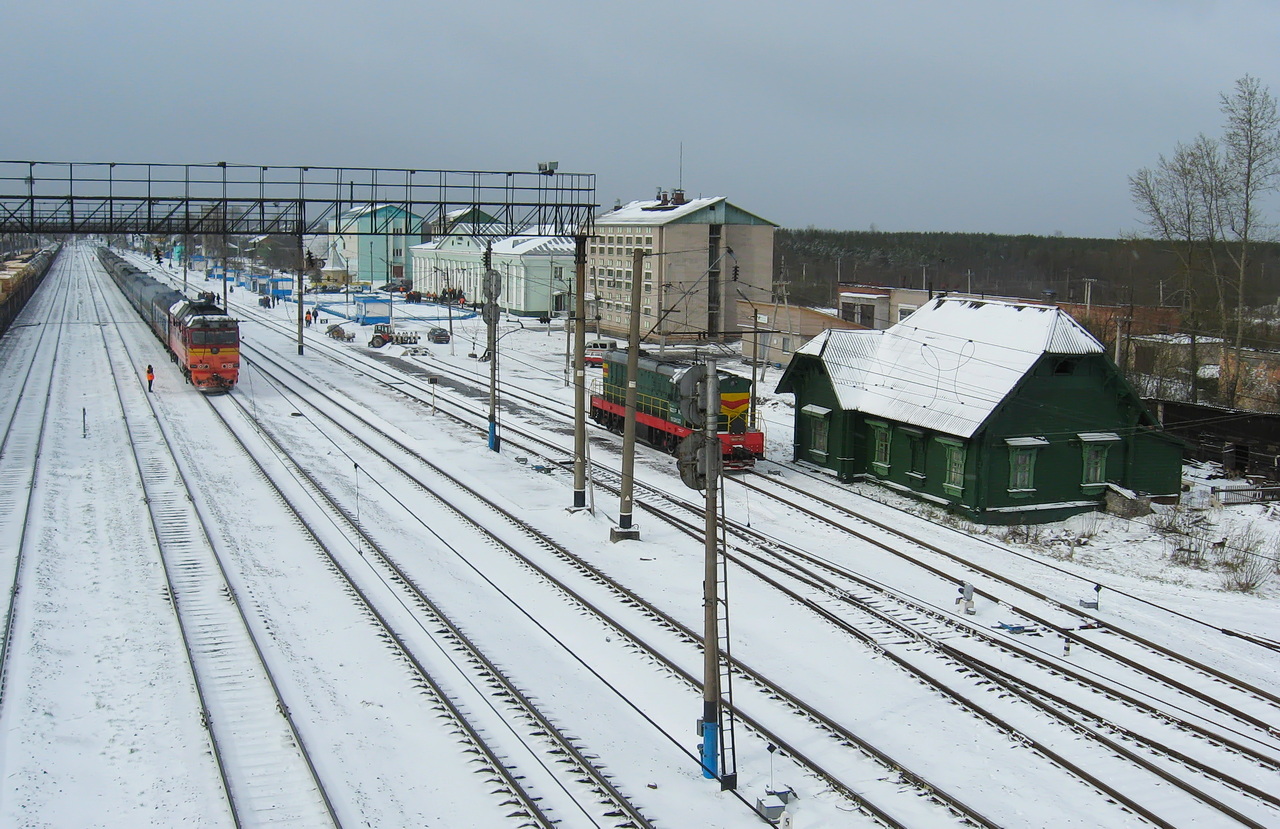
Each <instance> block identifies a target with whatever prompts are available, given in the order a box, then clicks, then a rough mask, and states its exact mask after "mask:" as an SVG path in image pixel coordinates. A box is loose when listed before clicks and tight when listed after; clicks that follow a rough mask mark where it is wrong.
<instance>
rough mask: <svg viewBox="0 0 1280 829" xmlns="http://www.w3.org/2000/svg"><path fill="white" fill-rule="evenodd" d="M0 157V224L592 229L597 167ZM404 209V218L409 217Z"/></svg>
mask: <svg viewBox="0 0 1280 829" xmlns="http://www.w3.org/2000/svg"><path fill="white" fill-rule="evenodd" d="M541 166H543V167H544V168H547V169H544V170H543V171H542V172H484V171H474V170H470V171H468V170H410V169H379V168H373V167H275V166H257V165H246V164H230V163H227V162H217V163H213V164H125V163H117V162H49V161H0V233H17V234H28V235H51V234H69V233H101V234H120V233H142V234H155V235H178V234H185V235H195V234H205V235H215V236H219V235H220V236H238V235H261V234H278V235H288V236H297V237H302V236H308V235H312V234H326V233H334V234H364V235H384V234H389V233H390V232H391V227H392V221H393V220H392V216H393V215H395V214H396V212H397V211H387V210H377V209H375V208H382V207H396V208H400V210H401V211H403V213H401V214H400V215H399V216H398V217H397V218H396V220H395V223H396V225H398V227H397V230H399V231H400V232H403V233H404V234H406V235H409V236H414V235H428V236H435V235H445V234H448V233H450V232H457V231H456V230H454V229H453V228H452V227H451V225H452V222H451V218H452V217H456V216H465V217H466V218H465V220H464V223H463V225H462V227H464V228H465V233H466V234H467V235H471V236H477V237H484V238H490V239H496V238H503V237H508V236H524V235H529V236H563V237H568V238H573V237H578V236H589V235H591V225H592V219H593V217H594V210H595V209H596V207H597V205H596V203H595V175H594V174H587V173H561V172H559V171H558V170H556V169H555V165H553V164H547V165H541ZM406 216H407V217H408V218H409V220H410V221H409V224H408V226H405V223H404V219H405V217H406Z"/></svg>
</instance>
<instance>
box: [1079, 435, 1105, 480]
mask: <svg viewBox="0 0 1280 829" xmlns="http://www.w3.org/2000/svg"><path fill="white" fill-rule="evenodd" d="M1106 481H1107V445H1106V444H1105V443H1102V444H1099V443H1086V444H1085V445H1084V477H1083V478H1082V479H1081V481H1080V482H1081V483H1082V484H1084V485H1085V486H1089V485H1090V484H1102V483H1106Z"/></svg>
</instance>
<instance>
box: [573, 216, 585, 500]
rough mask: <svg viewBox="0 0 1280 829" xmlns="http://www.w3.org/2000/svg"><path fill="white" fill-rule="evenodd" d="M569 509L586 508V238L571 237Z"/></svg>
mask: <svg viewBox="0 0 1280 829" xmlns="http://www.w3.org/2000/svg"><path fill="white" fill-rule="evenodd" d="M573 243H574V251H573V267H574V311H573V317H574V327H573V509H586V508H587V412H586V407H587V394H586V371H585V369H584V357H585V356H586V351H587V324H586V320H587V237H586V236H585V235H584V234H582V233H579V234H578V235H577V236H575V237H573Z"/></svg>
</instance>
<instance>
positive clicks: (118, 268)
mask: <svg viewBox="0 0 1280 829" xmlns="http://www.w3.org/2000/svg"><path fill="white" fill-rule="evenodd" d="M98 259H99V260H100V261H101V262H102V266H103V267H104V268H106V271H107V273H108V274H109V275H110V276H111V279H112V281H113V282H115V283H116V285H117V286H118V287H119V288H120V291H121V292H122V293H123V294H124V296H125V299H127V300H128V301H129V304H130V305H132V306H133V309H134V310H135V311H137V312H138V314H139V316H141V317H142V320H143V322H145V323H146V324H147V327H148V328H150V329H151V331H152V333H154V334H155V335H156V339H158V340H160V342H161V343H163V344H164V347H165V349H167V350H168V352H169V356H170V358H171V359H172V360H173V362H174V363H176V364H177V365H178V367H179V368H180V369H181V370H182V374H183V376H184V377H186V378H187V382H189V383H191V384H192V385H194V386H195V387H196V388H197V389H198V390H200V391H202V392H205V393H206V394H217V393H221V392H228V391H231V387H232V386H234V385H235V384H236V380H237V379H238V378H239V375H240V323H239V322H238V321H237V320H236V319H235V318H234V317H231V316H228V315H227V312H226V310H225V309H223V308H222V307H221V306H220V305H218V304H217V302H216V301H215V297H214V295H213V294H211V293H203V294H200V295H199V296H198V297H197V298H195V299H191V298H188V297H186V296H184V295H183V294H182V293H181V292H179V291H175V290H174V289H173V288H170V287H168V286H167V285H163V284H161V283H160V282H157V281H156V280H155V279H154V278H152V277H151V276H150V275H148V274H147V273H146V272H145V271H143V270H142V269H141V268H138V267H137V266H135V265H133V264H131V263H129V262H127V261H126V260H124V259H123V258H121V257H120V256H119V255H118V254H116V253H115V252H114V251H111V250H109V249H107V248H98Z"/></svg>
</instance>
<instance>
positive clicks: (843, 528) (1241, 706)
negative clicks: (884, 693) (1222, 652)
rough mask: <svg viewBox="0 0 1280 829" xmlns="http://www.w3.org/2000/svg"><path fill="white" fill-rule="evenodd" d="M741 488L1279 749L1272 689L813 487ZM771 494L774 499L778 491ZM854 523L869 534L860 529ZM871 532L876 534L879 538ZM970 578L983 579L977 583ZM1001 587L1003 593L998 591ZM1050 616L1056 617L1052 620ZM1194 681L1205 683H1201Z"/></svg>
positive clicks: (759, 480)
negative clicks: (960, 588) (780, 499)
mask: <svg viewBox="0 0 1280 829" xmlns="http://www.w3.org/2000/svg"><path fill="white" fill-rule="evenodd" d="M738 483H740V484H741V485H742V486H743V487H746V488H748V489H751V490H753V491H755V492H758V493H760V494H762V495H766V496H768V495H770V494H771V490H773V489H777V488H785V490H786V493H787V495H786V497H787V499H789V503H790V506H791V507H792V508H793V509H796V510H797V511H799V512H800V513H801V514H803V515H804V516H805V517H806V518H807V519H809V520H813V521H817V522H820V523H822V524H824V525H826V526H828V527H831V528H832V529H834V530H836V531H838V532H840V533H844V534H847V535H849V536H850V537H852V538H855V539H857V540H858V541H860V542H864V543H866V544H869V545H872V546H873V547H875V548H876V549H879V550H882V551H884V552H887V553H889V554H890V555H893V556H895V557H897V558H900V559H903V560H905V561H907V562H909V563H910V564H912V565H913V566H916V567H919V568H921V569H922V570H924V571H925V572H927V573H928V574H930V575H932V576H934V577H937V578H941V579H943V580H945V581H946V582H948V583H951V584H955V583H958V582H960V581H964V580H966V576H967V578H968V579H972V580H973V581H974V582H975V595H977V596H981V597H984V598H986V599H987V600H988V601H991V602H994V603H998V604H1000V606H1001V607H1002V608H1006V609H1007V610H1008V611H1009V612H1010V613H1011V614H1016V615H1017V616H1019V617H1021V619H1023V620H1026V621H1027V622H1029V623H1031V624H1035V625H1039V626H1041V627H1042V628H1044V630H1045V631H1047V632H1052V633H1053V634H1055V635H1057V636H1060V637H1065V638H1067V639H1069V640H1071V641H1072V643H1073V644H1075V645H1080V646H1082V647H1084V648H1089V649H1092V650H1094V651H1096V652H1098V653H1100V654H1102V655H1104V656H1106V657H1107V658H1109V659H1111V660H1114V662H1115V663H1117V664H1120V665H1124V666H1127V667H1128V668H1131V669H1133V670H1135V671H1138V672H1140V673H1143V674H1145V675H1147V676H1149V677H1151V678H1154V679H1157V680H1158V681H1159V682H1161V683H1162V684H1164V685H1166V686H1168V687H1169V688H1171V689H1174V690H1176V691H1177V692H1179V693H1180V694H1184V695H1186V696H1187V697H1188V698H1191V699H1194V700H1197V701H1198V702H1199V703H1200V704H1202V705H1204V706H1207V707H1208V708H1209V709H1211V710H1213V711H1216V712H1218V713H1219V714H1221V715H1225V716H1227V717H1230V718H1231V719H1232V720H1234V721H1235V722H1237V723H1239V724H1240V725H1241V726H1243V727H1247V728H1250V729H1256V730H1257V737H1258V738H1260V739H1266V740H1267V742H1268V743H1270V745H1272V746H1273V747H1274V748H1275V749H1276V750H1277V751H1280V740H1276V741H1275V742H1272V741H1271V738H1280V695H1278V694H1276V693H1274V692H1271V691H1268V690H1266V689H1264V688H1260V687H1257V686H1254V685H1251V684H1249V683H1247V682H1244V681H1242V680H1240V679H1238V678H1236V677H1233V676H1231V675H1229V674H1227V673H1226V672H1224V671H1221V670H1219V669H1217V668H1215V667H1213V666H1211V665H1207V664H1205V663H1203V662H1201V661H1198V660H1195V659H1192V658H1190V657H1188V656H1186V655H1185V654H1182V653H1179V652H1177V651H1176V650H1175V649H1173V648H1171V647H1169V646H1166V645H1163V644H1161V643H1158V642H1155V641H1154V640H1152V639H1150V638H1149V637H1144V636H1141V635H1139V634H1137V633H1136V632H1134V631H1130V630H1127V629H1125V628H1124V627H1123V626H1122V625H1121V624H1118V623H1116V622H1115V621H1113V620H1111V619H1107V618H1104V617H1102V616H1100V615H1099V614H1095V613H1087V612H1084V611H1083V610H1080V609H1077V608H1073V607H1071V606H1070V605H1069V604H1067V603H1066V602H1063V601H1061V600H1060V599H1058V598H1055V597H1053V596H1050V595H1048V594H1046V593H1044V592H1043V591H1040V590H1038V589H1036V588H1034V587H1031V586H1029V585H1025V584H1022V583H1020V582H1018V581H1016V580H1014V579H1012V578H1009V577H1007V576H1005V575H1004V574H1002V573H1000V572H998V571H996V570H995V569H993V568H992V567H990V566H986V565H983V564H982V563H980V562H977V561H974V559H973V557H971V556H962V555H958V554H956V553H955V552H953V551H951V550H948V549H945V548H943V547H941V546H939V545H937V544H933V543H930V542H928V541H925V540H923V539H921V538H918V537H915V536H913V535H911V534H910V533H907V532H905V531H904V530H902V529H901V528H897V527H891V526H888V525H887V524H885V523H883V522H878V521H875V520H873V519H871V518H869V517H867V516H861V515H857V514H856V513H854V512H853V510H851V509H850V508H849V507H848V506H846V505H842V504H840V503H837V502H835V501H832V500H830V499H827V498H823V497H821V496H819V495H817V494H816V493H814V492H812V491H811V488H804V487H796V486H792V485H789V484H788V483H787V482H785V481H777V480H773V476H755V477H753V478H752V479H750V480H741V481H739V482H738ZM773 494H775V495H776V493H773ZM792 499H793V500H792ZM799 500H804V501H808V502H812V503H816V504H817V505H818V508H816V509H815V508H812V507H806V506H804V505H803V504H801V503H797V501H799ZM833 516H839V517H840V519H841V520H836V519H835V518H834V517H833ZM855 524H857V525H861V526H862V527H864V528H870V529H859V528H858V527H857V526H855ZM871 530H874V533H875V534H873V532H872V531H871ZM893 542H896V543H893ZM908 548H909V549H908ZM912 550H918V551H919V552H920V553H927V554H930V555H932V556H936V557H939V558H941V559H942V560H943V561H945V562H948V563H950V564H952V565H956V566H957V567H958V568H960V569H957V567H953V568H951V569H944V568H943V567H942V566H939V565H938V564H935V563H932V562H930V561H928V560H926V559H925V558H924V557H923V556H921V555H918V554H914V553H913V552H912ZM973 573H976V574H978V575H979V576H981V577H982V578H983V579H985V580H986V581H983V580H979V579H975V578H974V577H973V575H972V574H973ZM996 587H1000V588H1004V589H1003V590H1002V591H1001V592H999V593H997V592H995V588H996ZM1031 601H1034V602H1037V603H1042V604H1043V606H1044V608H1045V609H1044V610H1040V609H1037V608H1035V607H1033V606H1032V604H1031ZM1050 613H1053V614H1054V615H1055V617H1053V618H1051V616H1050ZM1118 642H1120V643H1125V642H1127V643H1128V644H1129V647H1127V648H1126V647H1123V646H1122V645H1121V644H1118ZM1135 648H1137V649H1141V650H1142V651H1146V652H1147V653H1148V654H1150V656H1149V657H1147V658H1141V655H1140V654H1135V653H1134V651H1135ZM1172 668H1177V669H1178V670H1179V671H1180V672H1181V676H1174V675H1173V674H1172V673H1171V672H1170V671H1171V669H1172ZM1195 677H1199V678H1200V679H1201V680H1204V681H1205V682H1203V683H1197V682H1196V681H1195V679H1194V678H1195ZM1206 683H1207V684H1206Z"/></svg>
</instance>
